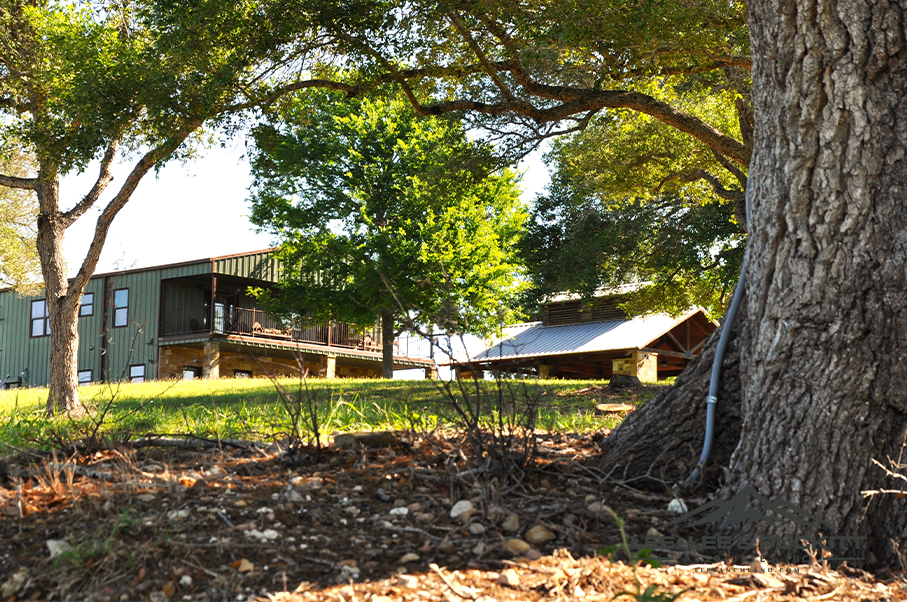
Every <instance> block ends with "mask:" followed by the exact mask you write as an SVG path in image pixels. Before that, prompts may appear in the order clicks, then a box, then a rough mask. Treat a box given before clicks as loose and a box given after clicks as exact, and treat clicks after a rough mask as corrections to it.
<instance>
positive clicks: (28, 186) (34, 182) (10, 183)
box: [0, 174, 38, 190]
mask: <svg viewBox="0 0 907 602" xmlns="http://www.w3.org/2000/svg"><path fill="white" fill-rule="evenodd" d="M0 186H6V187H7V188H20V189H22V190H37V188H38V179H37V178H17V177H16V176H5V175H3V174H0Z"/></svg>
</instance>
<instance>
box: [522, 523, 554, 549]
mask: <svg viewBox="0 0 907 602" xmlns="http://www.w3.org/2000/svg"><path fill="white" fill-rule="evenodd" d="M555 537H557V535H555V534H554V533H553V532H552V531H551V530H549V529H547V528H546V527H544V526H543V525H536V526H534V527H532V528H531V529H529V530H528V531H526V534H525V535H524V536H523V538H524V539H525V540H526V541H528V542H529V543H530V544H532V545H538V544H540V543H545V542H546V541H548V540H551V539H554V538H555Z"/></svg>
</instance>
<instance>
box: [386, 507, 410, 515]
mask: <svg viewBox="0 0 907 602" xmlns="http://www.w3.org/2000/svg"><path fill="white" fill-rule="evenodd" d="M388 514H390V515H391V516H406V515H407V514H409V508H407V507H406V506H398V507H396V508H392V509H391V511H390V512H388Z"/></svg>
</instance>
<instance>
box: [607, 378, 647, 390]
mask: <svg viewBox="0 0 907 602" xmlns="http://www.w3.org/2000/svg"><path fill="white" fill-rule="evenodd" d="M641 386H642V382H640V380H639V378H637V377H636V376H630V375H629V374H615V375H613V376H612V377H611V381H610V382H609V383H608V387H607V388H608V389H610V390H612V391H613V390H614V389H631V388H636V387H641Z"/></svg>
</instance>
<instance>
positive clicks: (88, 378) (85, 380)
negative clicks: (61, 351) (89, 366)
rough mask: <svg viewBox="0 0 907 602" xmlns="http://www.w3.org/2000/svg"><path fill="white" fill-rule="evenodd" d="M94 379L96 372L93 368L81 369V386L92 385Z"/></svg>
mask: <svg viewBox="0 0 907 602" xmlns="http://www.w3.org/2000/svg"><path fill="white" fill-rule="evenodd" d="M93 381H94V374H92V371H91V370H79V386H80V387H81V386H82V385H90V384H91V383H92V382H93Z"/></svg>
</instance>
